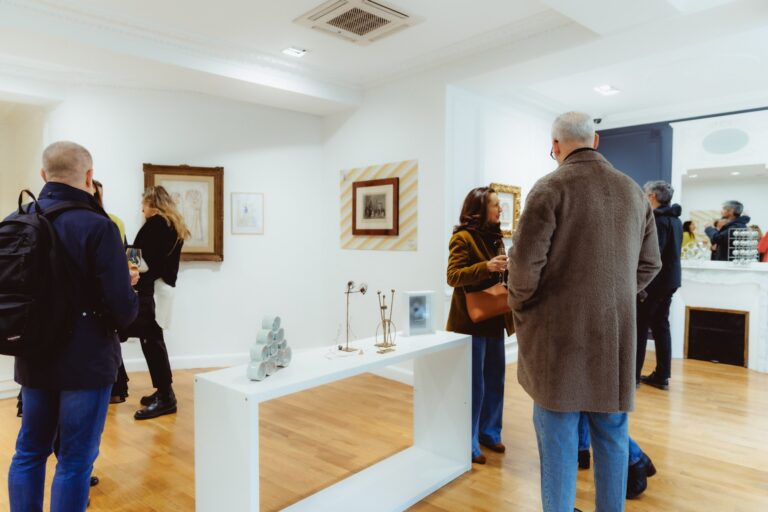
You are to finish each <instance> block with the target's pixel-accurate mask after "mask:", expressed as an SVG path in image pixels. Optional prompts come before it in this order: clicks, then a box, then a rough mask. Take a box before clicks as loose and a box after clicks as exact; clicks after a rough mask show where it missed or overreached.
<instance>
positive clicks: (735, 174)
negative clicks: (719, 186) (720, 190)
mask: <svg viewBox="0 0 768 512" xmlns="http://www.w3.org/2000/svg"><path fill="white" fill-rule="evenodd" d="M739 174H741V173H740V172H739V171H733V172H732V173H731V176H738V175H739Z"/></svg>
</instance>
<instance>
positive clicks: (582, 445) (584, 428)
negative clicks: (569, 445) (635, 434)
mask: <svg viewBox="0 0 768 512" xmlns="http://www.w3.org/2000/svg"><path fill="white" fill-rule="evenodd" d="M627 439H629V465H630V466H632V465H634V464H636V463H637V462H639V461H640V458H641V457H642V456H643V450H641V449H640V447H639V446H638V445H637V443H636V442H635V440H634V439H632V438H631V437H629V436H627ZM589 444H590V442H589V416H588V415H587V413H585V412H582V413H581V415H580V416H579V451H582V450H589Z"/></svg>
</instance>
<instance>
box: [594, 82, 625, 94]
mask: <svg viewBox="0 0 768 512" xmlns="http://www.w3.org/2000/svg"><path fill="white" fill-rule="evenodd" d="M595 91H597V92H599V93H600V94H602V95H603V96H613V95H614V94H619V93H620V92H621V91H620V90H618V89H616V88H615V87H613V86H611V85H608V84H604V85H598V86H597V87H595Z"/></svg>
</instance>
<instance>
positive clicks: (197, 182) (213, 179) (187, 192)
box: [144, 164, 224, 261]
mask: <svg viewBox="0 0 768 512" xmlns="http://www.w3.org/2000/svg"><path fill="white" fill-rule="evenodd" d="M155 185H162V186H163V187H164V188H165V189H166V190H167V191H168V193H169V194H170V195H171V197H172V198H173V199H174V201H175V202H176V206H177V207H178V209H179V212H180V213H181V215H182V217H184V222H185V223H186V224H187V227H188V228H189V230H190V231H191V233H192V237H191V238H190V239H189V240H186V241H185V242H184V246H183V248H182V250H181V260H182V261H224V168H223V167H191V166H189V165H153V164H144V188H146V187H150V186H155Z"/></svg>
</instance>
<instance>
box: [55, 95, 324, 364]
mask: <svg viewBox="0 0 768 512" xmlns="http://www.w3.org/2000/svg"><path fill="white" fill-rule="evenodd" d="M321 128H322V125H321V120H320V119H319V118H317V117H314V116H310V115H305V114H298V113H292V112H288V111H282V110H277V109H272V108H267V107H260V106H255V105H249V104H244V103H238V102H234V101H228V100H222V99H216V98H213V97H208V96H203V95H198V94H186V93H178V92H174V93H170V92H142V91H132V90H114V89H95V88H89V89H80V90H78V91H76V92H74V93H72V94H70V95H69V96H68V97H67V99H66V100H65V101H63V102H62V103H61V104H60V105H58V106H57V107H56V108H55V109H53V111H52V112H51V113H50V115H49V117H48V119H47V125H46V133H45V141H46V143H48V142H51V141H55V140H59V139H71V140H75V141H77V142H79V143H81V144H83V145H84V146H85V147H87V148H88V149H89V150H90V151H91V152H92V154H93V158H94V170H95V175H96V176H97V178H98V179H99V180H101V181H102V182H103V183H104V189H105V190H104V192H105V203H106V207H107V210H108V211H110V212H112V213H115V214H116V215H118V216H119V217H121V218H122V219H123V220H124V221H125V224H126V229H127V234H128V239H129V241H130V240H132V239H133V238H134V237H135V236H136V232H137V231H138V229H139V227H140V226H141V214H140V208H139V207H140V201H141V192H142V190H143V184H144V181H143V180H144V177H143V173H142V164H143V163H154V164H169V165H178V164H189V165H195V166H223V167H224V261H223V262H222V263H213V262H186V263H185V262H183V263H182V265H181V271H180V274H179V279H178V284H177V292H176V303H175V306H174V308H175V310H174V323H173V325H172V327H171V328H170V329H169V330H168V331H166V342H167V344H168V351H169V353H170V354H171V363H172V365H173V366H174V367H175V368H184V367H186V368H189V367H194V368H199V367H205V366H215V365H220V366H225V365H230V364H234V363H236V362H242V361H244V360H245V358H246V353H247V350H248V347H249V346H250V344H251V343H252V342H253V341H254V339H255V333H256V330H257V328H258V326H259V324H260V319H261V316H262V315H263V314H266V313H276V314H280V315H282V316H283V318H284V324H285V327H286V333H287V337H288V339H289V340H290V342H291V345H292V346H293V347H295V348H301V347H304V346H307V345H316V344H317V342H318V333H319V332H330V331H331V330H332V327H331V326H330V319H329V318H328V314H327V311H326V308H325V307H323V306H322V304H323V303H324V302H325V301H326V300H327V298H326V297H324V296H322V295H321V293H326V292H324V290H325V289H326V286H324V283H325V281H324V279H325V274H326V268H327V265H328V263H327V259H326V253H327V251H325V247H324V244H325V243H326V231H327V228H326V227H325V225H326V224H327V220H326V219H325V218H323V217H324V216H323V215H320V214H319V213H320V209H319V204H320V203H321V200H320V197H319V192H318V191H319V190H321V189H322V188H323V176H322V158H323V154H322V144H321V141H322V138H321V137H322V133H321V132H322V130H321ZM231 192H262V193H264V194H265V234H264V235H263V236H254V235H250V236H246V235H237V236H233V235H232V234H231V232H230V218H231V217H230V209H229V208H230V193H231ZM123 351H124V357H125V359H126V366H127V367H128V369H129V370H131V369H140V368H143V367H144V362H143V361H144V360H143V356H142V354H141V351H140V348H139V346H138V344H137V343H136V342H133V341H129V342H128V343H126V344H124V345H123Z"/></svg>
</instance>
